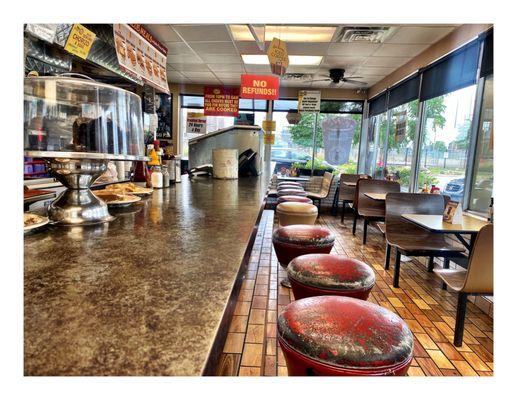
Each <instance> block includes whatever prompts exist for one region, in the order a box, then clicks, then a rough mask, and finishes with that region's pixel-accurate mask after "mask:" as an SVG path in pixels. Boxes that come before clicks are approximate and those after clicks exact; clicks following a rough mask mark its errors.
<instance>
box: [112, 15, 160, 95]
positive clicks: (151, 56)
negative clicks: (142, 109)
mask: <svg viewBox="0 0 517 400" xmlns="http://www.w3.org/2000/svg"><path fill="white" fill-rule="evenodd" d="M113 36H114V38H115V50H116V52H117V58H118V62H119V64H120V66H121V67H122V68H123V69H125V70H127V71H129V72H131V73H134V74H136V75H137V76H139V77H141V78H142V79H143V80H144V81H145V82H146V83H147V84H149V85H150V86H153V87H154V88H155V89H158V90H159V91H160V92H163V93H167V94H170V91H169V85H168V83H167V73H166V66H167V48H166V47H165V46H163V45H162V44H161V43H160V42H158V41H157V40H156V39H155V38H154V37H153V36H152V35H151V34H150V33H149V32H147V31H146V30H145V28H144V27H143V26H142V25H139V24H131V25H128V24H113Z"/></svg>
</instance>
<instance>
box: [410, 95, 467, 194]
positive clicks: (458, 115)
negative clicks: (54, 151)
mask: <svg viewBox="0 0 517 400" xmlns="http://www.w3.org/2000/svg"><path fill="white" fill-rule="evenodd" d="M475 97H476V86H475V85H473V86H469V87H466V88H464V89H460V90H457V91H455V92H452V93H447V94H445V95H443V96H438V97H435V98H432V99H430V100H426V101H425V103H424V113H423V114H424V115H423V118H424V120H423V122H424V124H423V132H422V135H423V136H422V142H421V147H420V164H419V171H418V188H419V189H422V188H423V187H424V185H428V186H429V187H430V186H431V185H436V186H437V187H438V188H439V189H440V190H441V191H442V193H443V194H444V195H447V196H450V197H451V200H454V201H462V199H463V194H464V186H465V170H466V166H467V158H468V148H469V142H470V137H471V129H470V128H471V124H472V112H473V108H474V101H475Z"/></svg>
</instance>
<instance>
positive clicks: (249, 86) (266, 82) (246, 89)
mask: <svg viewBox="0 0 517 400" xmlns="http://www.w3.org/2000/svg"><path fill="white" fill-rule="evenodd" d="M279 86H280V80H279V79H278V77H277V76H271V75H241V98H242V99H262V100H277V99H278V96H279V94H280V93H279V90H278V88H279Z"/></svg>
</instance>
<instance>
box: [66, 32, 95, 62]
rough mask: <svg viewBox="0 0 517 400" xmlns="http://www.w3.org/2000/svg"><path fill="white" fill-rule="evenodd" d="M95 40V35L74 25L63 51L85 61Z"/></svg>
mask: <svg viewBox="0 0 517 400" xmlns="http://www.w3.org/2000/svg"><path fill="white" fill-rule="evenodd" d="M94 40H95V33H93V32H92V31H90V30H89V29H86V28H85V27H84V26H82V25H81V24H74V26H73V27H72V30H71V31H70V34H69V35H68V39H67V41H66V44H65V50H66V51H68V52H69V53H72V54H74V55H76V56H77V57H81V58H82V59H83V60H86V57H88V53H89V52H90V49H91V48H92V44H93V41H94Z"/></svg>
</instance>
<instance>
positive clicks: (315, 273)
mask: <svg viewBox="0 0 517 400" xmlns="http://www.w3.org/2000/svg"><path fill="white" fill-rule="evenodd" d="M287 276H288V277H289V282H290V283H291V288H292V289H293V294H294V298H295V299H296V300H299V299H304V298H305V297H313V296H326V295H335V296H346V297H355V298H356V299H361V300H368V296H369V294H370V291H371V290H372V288H373V285H374V284H375V273H374V272H373V269H372V268H371V267H369V266H368V265H366V264H365V263H364V262H362V261H359V260H355V259H353V258H348V257H346V256H343V255H339V254H306V255H304V256H299V257H296V258H295V259H293V260H292V261H291V262H290V263H289V265H288V266H287Z"/></svg>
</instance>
